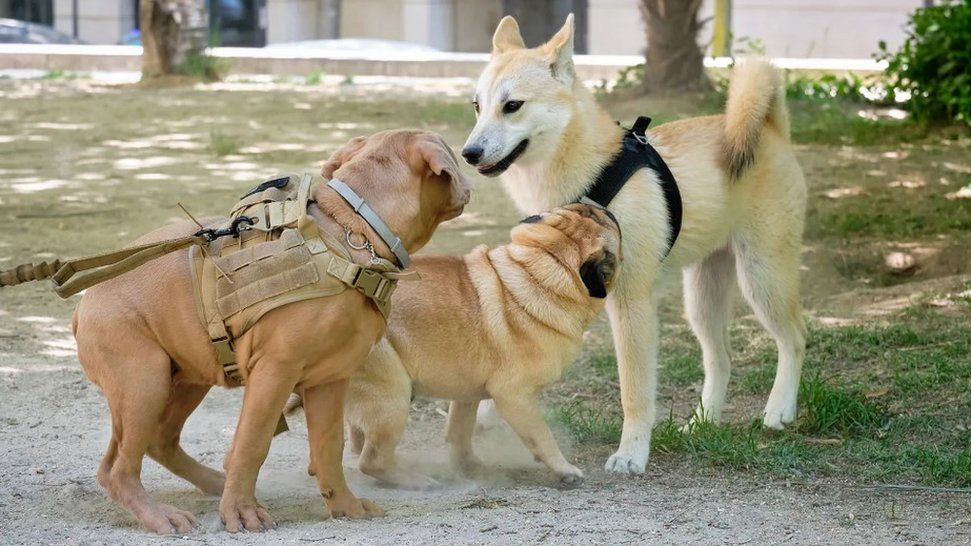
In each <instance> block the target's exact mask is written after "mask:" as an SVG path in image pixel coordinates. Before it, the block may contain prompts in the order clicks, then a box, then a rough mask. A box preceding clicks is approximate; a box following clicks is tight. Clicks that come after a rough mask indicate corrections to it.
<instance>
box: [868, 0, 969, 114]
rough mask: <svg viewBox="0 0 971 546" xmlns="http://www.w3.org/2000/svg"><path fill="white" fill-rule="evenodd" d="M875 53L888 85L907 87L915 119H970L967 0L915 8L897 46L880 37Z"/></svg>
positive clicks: (900, 88) (900, 89) (909, 105)
mask: <svg viewBox="0 0 971 546" xmlns="http://www.w3.org/2000/svg"><path fill="white" fill-rule="evenodd" d="M877 58H878V59H881V60H886V61H887V62H888V65H887V69H886V76H887V80H888V81H887V83H888V86H889V87H891V88H895V89H897V91H898V92H900V91H906V92H909V93H910V95H911V97H910V100H909V101H908V102H907V103H906V108H907V109H908V110H909V111H910V112H911V114H912V115H913V116H914V118H915V119H917V120H919V121H932V122H951V121H957V122H961V123H965V124H967V125H971V0H944V1H943V2H942V3H941V4H940V5H937V6H933V7H929V8H922V9H918V10H917V11H915V12H914V13H913V15H911V17H910V22H909V24H908V32H907V39H906V40H904V43H903V45H902V46H901V48H900V50H899V51H897V52H896V53H892V52H889V51H888V50H887V44H886V42H880V52H879V53H877Z"/></svg>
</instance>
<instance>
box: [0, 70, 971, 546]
mask: <svg viewBox="0 0 971 546" xmlns="http://www.w3.org/2000/svg"><path fill="white" fill-rule="evenodd" d="M396 85H400V83H399V84H396ZM407 89H408V91H407V92H404V91H402V88H401V87H395V86H394V85H389V84H386V83H382V82H377V81H375V82H369V81H367V80H364V79H359V80H358V81H356V82H355V83H354V84H350V85H340V86H336V85H333V86H307V85H294V84H290V83H279V82H277V83H268V82H241V83H235V84H219V85H211V86H205V87H200V88H195V89H193V88H177V89H164V90H143V89H134V88H131V87H111V86H104V85H99V84H96V83H92V82H89V81H85V80H78V81H37V80H32V81H17V80H0V105H2V107H0V219H2V220H3V226H4V228H3V229H2V231H0V268H6V267H11V266H13V265H15V264H18V263H21V262H24V261H39V260H44V259H50V258H53V257H61V256H77V255H83V254H87V253H93V252H98V251H101V250H106V249H111V248H115V247H117V246H120V245H121V244H123V243H124V242H125V241H127V240H129V239H131V238H133V237H134V236H137V235H138V234H140V233H142V232H144V231H147V230H149V229H151V228H153V227H155V226H158V225H160V224H162V223H164V222H166V221H168V220H171V219H175V218H179V217H181V212H180V211H179V209H178V208H177V207H176V202H178V201H181V202H182V203H183V204H184V205H186V206H187V208H189V210H191V211H192V212H193V213H194V214H199V215H206V214H214V213H219V212H221V211H224V210H225V209H226V208H227V207H228V205H230V204H231V203H232V202H233V201H234V200H235V196H237V195H239V194H240V193H242V192H243V191H245V190H246V189H248V188H249V187H250V186H252V185H254V184H255V183H257V182H258V181H259V180H261V179H263V178H265V177H266V176H269V175H271V174H273V173H275V172H278V171H280V170H301V169H313V168H314V167H313V166H314V164H315V163H318V162H320V161H321V160H323V159H324V158H325V157H326V156H327V155H328V154H329V153H330V152H331V151H332V150H333V149H334V148H335V147H336V146H337V145H338V144H339V143H342V142H343V141H345V140H347V139H348V138H350V137H352V136H355V135H357V134H361V133H367V132H372V131H376V130H379V129H383V128H392V127H399V126H409V125H411V126H422V127H424V128H427V129H430V130H436V131H440V132H442V133H443V134H444V135H445V136H446V139H447V140H448V141H449V142H450V143H452V144H453V145H454V146H455V147H458V146H459V145H460V144H461V142H462V141H463V140H464V138H465V134H466V132H467V130H468V128H469V126H470V124H471V121H472V119H471V118H472V116H471V107H470V106H469V105H468V101H467V96H466V94H467V91H468V89H469V84H468V83H467V82H464V83H463V82H458V83H456V82H444V83H443V82H410V83H409V84H408V87H407ZM870 153H871V152H861V151H859V150H853V149H849V150H846V149H844V150H840V151H838V152H837V153H835V154H834V152H833V150H832V149H830V148H827V147H815V146H800V147H799V154H800V159H801V161H803V164H804V165H805V166H806V170H807V175H808V177H809V178H810V182H811V183H813V181H814V180H815V181H818V185H817V186H815V187H813V189H812V190H811V191H812V192H813V195H814V196H818V195H819V194H820V193H822V192H826V191H831V190H832V189H833V188H838V187H839V186H840V182H839V180H834V178H836V176H837V175H838V173H839V169H845V170H852V169H870V170H875V169H877V166H874V165H873V163H874V161H871V160H870V159H869V158H867V157H866V156H867V154H870ZM872 153H873V154H876V157H878V158H879V157H880V155H879V154H880V153H882V151H876V152H872ZM915 153H916V152H915ZM935 153H938V152H935ZM941 153H942V154H944V156H943V157H938V159H939V160H940V161H944V162H948V161H950V162H957V163H960V162H961V161H962V158H963V161H966V160H967V157H966V154H967V148H964V149H954V150H945V151H944V152H941ZM939 155H940V154H939ZM834 162H835V163H836V165H835V166H834ZM890 162H891V161H890V160H888V159H886V158H884V159H883V160H882V163H881V165H879V167H880V168H882V169H884V170H891V169H892V168H891V167H888V166H887V163H890ZM962 164H963V163H962ZM476 183H477V186H476V191H475V193H474V197H473V202H472V204H471V206H470V207H469V208H468V210H467V212H466V214H465V215H464V216H463V217H462V218H460V219H458V220H456V221H453V222H450V223H449V224H447V225H445V226H443V228H442V229H441V231H440V233H439V235H438V236H436V238H435V239H434V240H433V242H432V244H431V245H430V247H429V249H430V251H435V252H464V251H467V250H468V249H470V248H471V247H472V246H474V245H475V244H479V243H481V242H486V243H497V242H500V241H502V240H504V239H506V235H507V231H508V227H509V226H510V225H512V224H513V223H514V222H515V221H516V219H517V214H516V212H515V210H514V209H513V208H512V207H511V206H510V204H509V203H508V201H507V200H506V199H505V197H504V195H503V194H502V192H501V190H500V188H498V186H497V185H496V184H494V183H493V182H490V181H487V180H483V179H479V178H477V180H476ZM814 198H815V197H814ZM819 198H820V199H825V197H819ZM928 244H929V245H930V247H931V249H932V251H933V252H932V254H933V255H934V256H948V258H947V259H943V258H942V259H937V258H935V260H936V261H934V262H933V264H934V265H932V266H928V267H927V268H924V269H923V270H922V271H923V272H922V273H921V274H920V275H922V276H919V277H918V278H915V279H912V280H913V281H917V282H913V283H911V284H909V285H908V286H907V287H906V288H903V287H901V286H900V285H890V286H886V287H881V286H874V285H873V282H872V279H870V278H869V277H867V276H866V275H864V274H863V273H866V268H865V267H864V268H863V270H862V271H863V273H861V274H860V275H857V276H853V275H849V276H848V275H846V274H842V273H841V272H840V271H841V270H840V269H839V267H838V266H837V265H834V263H835V262H838V261H839V260H836V259H835V258H836V257H839V256H844V255H847V253H848V252H851V251H852V252H854V254H853V256H856V257H858V258H859V260H858V261H861V263H864V265H865V264H867V263H870V262H872V261H874V260H877V261H879V259H880V256H882V254H881V251H882V250H883V248H882V247H881V248H877V247H878V246H879V245H876V244H874V245H871V246H870V247H867V248H857V249H847V248H844V247H839V246H838V245H837V246H831V245H822V244H812V243H810V244H808V245H807V250H806V269H807V271H811V272H812V275H811V276H810V275H807V283H806V284H807V286H806V301H807V307H808V308H809V309H810V311H811V313H812V314H813V315H814V316H817V317H822V318H829V319H833V320H856V319H859V317H861V316H879V315H880V313H881V312H883V311H885V310H886V309H887V308H889V307H891V306H893V305H895V303H894V302H897V304H899V301H900V300H901V299H903V300H905V301H906V300H907V299H908V298H912V297H914V295H915V294H918V293H921V292H922V291H923V292H928V291H930V292H933V291H937V290H951V289H958V287H960V286H962V283H965V282H966V281H967V280H968V278H969V277H968V274H969V273H971V267H969V264H968V260H967V256H968V254H967V250H966V248H967V239H961V238H960V237H958V238H956V239H955V238H953V237H952V238H947V239H941V240H939V241H936V242H934V241H931V242H930V243H928ZM934 245H936V246H934ZM955 248H957V249H961V248H963V249H965V250H964V251H963V252H964V254H961V253H960V251H955V250H954V249H955ZM934 249H936V250H934ZM871 254H872V256H871ZM955 255H956V256H958V257H957V258H956V259H955V258H953V256H955ZM843 262H845V259H843ZM841 263H842V262H841ZM861 267H862V266H861ZM676 299H677V298H675V300H676ZM73 305H74V301H61V300H59V299H58V298H57V297H56V296H55V295H54V294H53V293H52V292H51V291H50V290H49V287H48V286H47V285H45V284H40V283H38V284H36V285H25V286H21V287H17V288H15V289H4V290H3V292H0V544H109V543H111V544H159V543H168V542H173V541H180V542H185V543H189V542H203V543H224V542H225V543H230V542H232V543H241V544H248V543H266V542H269V543H287V544H299V543H323V544H326V543H353V544H356V543H367V544H392V543H394V544H401V543H404V544H432V543H475V544H478V543H494V542H499V543H540V542H546V543H550V544H558V543H581V542H582V543H588V544H620V543H661V544H731V545H741V544H785V543H788V544H948V545H950V544H969V543H971V495H969V494H967V493H960V492H940V491H926V490H925V491H904V490H894V489H887V488H881V487H871V486H869V485H865V484H864V485H861V484H857V483H852V482H847V481H846V480H835V481H831V482H820V481H809V482H808V483H807V482H799V483H796V482H787V481H784V480H769V481H761V480H759V479H756V478H753V477H752V476H751V475H747V474H743V475H739V474H735V473H732V472H725V471H721V472H712V471H710V470H699V469H696V468H692V467H691V466H690V465H688V464H685V463H684V462H683V461H678V460H677V459H676V458H672V457H661V458H655V459H652V461H651V463H649V465H648V471H647V473H646V474H645V475H643V476H638V477H618V476H612V475H606V474H605V473H604V472H603V471H602V470H601V468H602V463H603V460H604V458H605V457H606V455H608V454H609V452H608V451H606V448H603V449H589V448H583V449H575V450H569V449H568V450H567V451H568V452H570V455H569V456H570V457H571V458H572V459H574V460H575V461H576V462H577V463H578V464H579V465H580V466H581V467H582V468H583V469H584V471H585V472H586V474H587V480H586V482H585V483H584V485H583V486H582V487H581V488H579V489H576V490H570V491H560V490H557V489H555V488H554V484H555V480H554V478H553V476H552V475H551V474H550V473H549V472H548V471H547V470H546V469H545V468H544V467H542V466H541V465H539V464H537V463H535V462H533V461H532V460H531V457H530V456H529V455H528V453H527V452H526V450H525V448H523V447H522V446H521V445H520V444H519V443H518V442H517V441H516V440H515V439H514V438H512V437H511V433H510V432H508V430H505V429H499V430H494V431H490V432H488V433H486V434H485V435H483V436H480V437H478V438H477V439H476V442H477V449H478V450H479V452H480V454H481V455H482V458H483V459H484V460H485V462H486V463H487V464H488V465H489V466H490V467H491V468H493V469H494V472H493V473H491V474H490V475H488V476H483V477H481V478H477V479H475V480H467V479H463V478H458V477H456V476H454V475H451V474H449V473H448V471H447V470H444V469H445V468H446V467H447V465H446V464H445V461H446V456H445V450H444V445H443V444H444V441H443V430H444V417H443V412H442V407H443V406H442V405H441V404H439V403H434V402H421V403H419V404H417V406H416V411H415V412H414V415H413V419H412V423H411V424H410V425H409V430H408V436H407V438H406V440H405V442H404V443H403V445H402V447H401V449H400V453H401V456H402V457H403V458H404V459H405V461H406V464H409V465H411V466H414V467H417V468H418V469H420V470H423V471H425V472H427V473H429V474H431V475H432V476H434V477H437V478H439V479H440V480H441V481H442V482H443V483H444V484H445V486H444V487H443V488H442V489H441V490H435V491H430V492H402V491H396V490H391V489H386V488H382V487H379V486H377V485H376V484H375V483H374V482H373V481H372V480H371V479H370V478H368V477H366V476H364V475H362V474H360V473H359V472H358V471H357V470H356V468H355V465H354V461H353V457H351V456H349V455H348V456H347V459H346V461H345V463H346V464H345V467H346V470H347V474H348V478H349V481H350V482H351V485H352V488H353V489H354V491H355V492H356V493H357V494H359V495H361V496H364V497H367V498H370V499H373V500H375V501H377V502H378V503H379V504H381V505H382V506H383V507H384V508H385V509H387V511H388V515H387V517H385V518H382V519H378V520H373V521H343V520H335V521H324V520H322V518H323V514H324V509H323V504H322V500H321V498H320V496H319V494H318V493H317V491H316V486H315V483H314V481H313V480H312V479H311V478H310V477H308V476H307V474H306V471H305V468H306V462H307V433H306V426H305V423H304V422H303V419H302V417H300V416H297V417H295V418H292V419H291V429H292V430H291V431H290V432H288V433H286V434H284V435H282V436H281V437H278V438H277V439H276V440H275V441H274V444H273V448H272V450H271V453H270V455H269V457H268V459H267V462H266V464H265V465H264V467H263V471H262V473H261V474H260V480H259V484H258V496H259V498H260V499H261V501H262V502H263V503H264V504H265V505H266V506H267V507H268V508H269V510H270V511H271V513H272V514H273V515H274V516H275V518H276V519H277V521H278V523H279V524H280V525H279V528H278V529H276V530H274V531H271V532H270V533H268V534H266V535H253V534H241V535H229V534H228V533H226V532H225V531H224V530H223V529H222V527H221V524H220V522H219V518H218V512H217V507H218V499H216V498H212V497H206V496H204V495H202V494H201V493H199V492H198V491H195V490H194V489H193V488H192V487H191V486H189V485H188V484H186V483H185V482H182V481H180V480H179V479H177V478H175V477H173V476H172V475H171V474H169V473H168V472H167V471H165V470H163V469H161V468H160V467H159V466H158V465H156V464H155V463H154V462H152V461H150V460H148V459H146V463H145V468H144V471H143V481H144V483H145V484H146V487H147V489H148V490H149V492H150V493H151V494H153V495H156V496H157V497H158V498H159V499H160V500H162V501H163V502H166V503H170V504H173V505H175V506H178V507H180V508H184V509H187V510H190V511H191V512H193V513H194V514H196V515H197V517H198V518H199V521H200V528H199V529H198V530H197V531H195V532H194V533H192V534H190V535H188V536H186V537H170V538H159V537H155V536H151V535H148V534H146V533H145V532H144V531H142V530H140V529H139V528H138V527H137V526H136V525H135V523H134V520H133V519H132V518H131V517H130V516H129V515H128V514H127V513H125V512H124V511H123V510H121V509H119V508H118V507H117V506H115V505H114V504H113V503H111V502H110V501H109V500H108V499H107V497H106V495H105V494H104V492H103V491H102V490H101V488H100V486H99V485H98V484H97V482H96V480H95V477H94V475H95V470H96V468H97V465H98V462H99V461H100V458H101V456H102V454H103V451H104V448H105V446H106V445H107V442H108V438H109V434H110V429H109V419H108V411H107V407H106V404H105V403H104V399H103V398H102V396H101V395H100V393H99V392H98V390H97V388H96V387H95V386H94V385H92V384H90V383H89V382H88V381H87V379H86V378H85V376H84V374H83V372H82V370H81V369H80V366H79V365H78V363H77V360H76V358H75V356H74V345H73V340H72V337H71V332H70V315H71V311H72V308H73ZM667 314H668V315H670V316H672V317H676V315H677V308H676V302H675V303H674V304H672V309H671V310H669V312H668V313H667ZM604 326H605V325H604V322H603V320H602V319H601V320H600V321H598V323H597V324H596V325H595V326H594V328H593V331H594V334H595V335H596V336H597V337H602V335H600V334H602V333H603V331H604ZM241 394H242V393H241V392H240V391H238V390H237V391H213V392H212V393H211V394H210V396H209V397H208V398H207V400H206V401H205V402H204V403H203V405H202V407H201V408H200V409H199V410H198V411H196V413H195V414H194V415H193V417H192V418H191V419H190V420H189V422H188V424H187V427H186V430H185V432H184V434H183V443H184V446H185V448H186V450H187V451H188V452H189V453H190V454H193V455H195V456H198V457H199V459H200V460H201V461H202V462H204V463H205V464H208V465H211V466H214V467H220V466H221V464H222V458H223V455H224V453H225V451H226V449H227V448H228V446H229V443H230V440H231V437H232V434H233V430H234V426H235V422H236V417H237V415H238V410H239V404H240V400H241ZM694 396H695V395H694V394H690V393H685V394H684V395H683V397H682V398H683V399H682V400H681V401H680V402H678V403H681V404H683V403H684V401H685V400H690V399H693V397H694ZM662 411H664V410H662ZM563 445H564V446H566V445H568V442H567V441H566V439H565V438H564V441H563ZM658 459H660V460H658Z"/></svg>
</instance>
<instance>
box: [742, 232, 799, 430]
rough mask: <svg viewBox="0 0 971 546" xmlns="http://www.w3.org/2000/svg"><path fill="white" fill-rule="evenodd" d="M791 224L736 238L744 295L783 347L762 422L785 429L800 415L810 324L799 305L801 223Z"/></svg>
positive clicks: (777, 342) (780, 346) (744, 233)
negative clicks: (799, 408)
mask: <svg viewBox="0 0 971 546" xmlns="http://www.w3.org/2000/svg"><path fill="white" fill-rule="evenodd" d="M787 227H788V228H789V229H788V230H773V231H774V232H773V233H767V231H769V230H762V231H755V230H748V231H745V230H742V231H739V232H737V233H736V234H735V235H733V238H732V239H733V247H734V251H735V255H736V267H737V268H738V282H739V286H740V287H741V289H742V294H743V295H744V296H745V299H746V300H747V301H748V303H749V305H751V306H752V310H753V311H755V316H756V317H757V318H758V319H759V322H761V323H762V325H763V326H764V327H765V329H766V330H768V332H769V334H771V335H772V337H773V338H774V339H775V342H776V346H777V347H778V350H779V363H778V367H777V368H776V373H775V382H774V383H773V385H772V392H771V393H770V394H769V399H768V402H767V403H766V405H765V416H764V419H763V424H764V425H765V426H766V427H768V428H772V429H781V428H783V425H785V424H787V423H791V422H792V421H793V420H795V418H796V409H797V406H796V404H797V398H798V395H799V378H800V375H801V373H802V360H803V357H804V355H805V352H806V325H805V322H803V318H802V308H801V306H800V304H799V250H800V236H799V233H800V232H801V229H802V226H801V224H799V225H797V226H787ZM786 231H788V233H787V232H786Z"/></svg>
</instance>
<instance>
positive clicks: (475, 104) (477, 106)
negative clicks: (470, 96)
mask: <svg viewBox="0 0 971 546" xmlns="http://www.w3.org/2000/svg"><path fill="white" fill-rule="evenodd" d="M472 108H475V113H476V114H478V113H479V101H477V100H474V101H472Z"/></svg>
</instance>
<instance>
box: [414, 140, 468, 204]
mask: <svg viewBox="0 0 971 546" xmlns="http://www.w3.org/2000/svg"><path fill="white" fill-rule="evenodd" d="M417 150H418V153H419V154H420V155H421V158H422V160H423V161H424V162H425V164H426V165H427V166H428V170H429V171H430V173H431V174H432V175H435V176H440V177H443V178H445V180H446V182H448V184H449V188H450V191H451V194H450V199H449V208H450V209H453V208H458V209H459V211H460V212H461V209H462V208H463V207H465V205H467V204H468V203H469V196H470V191H469V188H470V184H469V180H468V179H467V178H466V177H465V175H463V174H462V171H461V170H460V169H459V164H458V160H457V159H455V154H454V153H453V152H452V149H451V148H450V147H449V146H448V144H446V143H445V140H444V139H442V137H440V136H439V135H428V137H425V138H422V139H421V140H420V141H419V142H418V144H417Z"/></svg>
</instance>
